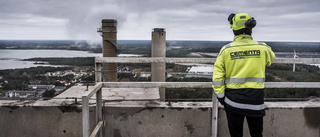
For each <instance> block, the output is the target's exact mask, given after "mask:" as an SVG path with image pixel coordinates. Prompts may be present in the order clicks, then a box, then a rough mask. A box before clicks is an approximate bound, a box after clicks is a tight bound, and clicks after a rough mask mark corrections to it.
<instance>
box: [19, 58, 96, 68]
mask: <svg viewBox="0 0 320 137" xmlns="http://www.w3.org/2000/svg"><path fill="white" fill-rule="evenodd" d="M24 61H36V62H38V61H40V62H48V63H49V64H51V65H70V66H94V57H74V58H31V59H24Z"/></svg>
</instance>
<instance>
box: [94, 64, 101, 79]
mask: <svg viewBox="0 0 320 137" xmlns="http://www.w3.org/2000/svg"><path fill="white" fill-rule="evenodd" d="M101 79H102V63H95V81H96V83H97V82H101Z"/></svg>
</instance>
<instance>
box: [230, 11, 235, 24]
mask: <svg viewBox="0 0 320 137" xmlns="http://www.w3.org/2000/svg"><path fill="white" fill-rule="evenodd" d="M235 15H236V14H234V13H231V14H230V15H229V17H228V21H229V22H230V25H232V18H233V17H234V16H235Z"/></svg>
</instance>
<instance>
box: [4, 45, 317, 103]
mask: <svg viewBox="0 0 320 137" xmlns="http://www.w3.org/2000/svg"><path fill="white" fill-rule="evenodd" d="M229 42H230V41H179V40H168V41H167V42H166V45H167V51H166V56H167V57H190V56H188V55H189V54H190V53H193V52H204V53H218V52H219V51H220V49H221V47H222V46H224V45H225V44H227V43H229ZM266 43H267V44H268V45H269V46H270V47H271V48H272V49H273V51H275V52H287V53H290V54H291V53H293V51H294V50H295V51H297V52H298V53H300V54H308V53H306V52H310V53H317V54H318V53H320V43H319V42H266ZM117 44H118V45H117V48H118V51H119V53H120V54H142V55H143V56H144V57H150V56H151V52H150V51H151V41H150V40H118V41H117ZM1 48H2V49H7V48H10V49H12V48H13V49H69V50H86V51H89V52H99V53H101V52H102V49H101V43H89V42H88V41H68V40H65V41H4V40H0V49H1ZM288 55H289V54H288ZM25 60H26V61H34V62H38V63H39V62H40V63H47V64H51V65H60V66H61V65H62V66H64V67H36V68H27V69H13V70H0V76H2V79H0V83H2V88H0V96H1V95H3V93H4V92H5V91H7V90H23V89H24V88H25V86H26V85H28V84H30V83H32V82H33V81H41V84H55V85H59V83H57V82H56V81H57V79H61V78H57V77H52V78H50V77H44V76H43V75H41V74H45V73H46V72H55V71H61V70H68V69H71V70H75V69H76V70H75V71H78V70H79V68H85V69H84V70H86V71H88V72H90V73H92V71H94V57H77V58H31V59H25ZM118 67H120V68H121V67H129V68H130V70H132V71H134V72H135V73H140V72H150V67H151V65H150V64H147V63H142V64H137V63H134V64H132V63H118ZM187 68H188V66H182V65H177V64H167V65H166V69H167V70H170V72H186V71H187ZM69 77H71V76H69ZM123 78H128V79H129V80H130V81H151V79H150V77H147V78H145V77H139V74H138V75H135V74H133V73H119V74H118V79H119V80H121V79H123ZM64 79H68V77H66V78H64ZM82 81H85V82H89V83H90V82H91V83H94V75H91V76H88V77H85V78H83V79H82ZM166 81H167V82H177V81H186V82H210V81H211V79H210V78H196V77H192V78H186V77H184V78H183V76H176V75H172V76H171V77H168V78H167V79H166ZM266 81H267V82H319V81H320V69H319V68H318V67H316V66H310V65H296V72H292V64H273V65H271V66H270V67H268V68H267V69H266ZM166 91H167V92H166V98H167V99H170V100H174V99H186V100H187V99H191V100H196V99H203V100H210V99H211V95H212V89H211V88H209V89H166ZM1 93H2V94H1ZM265 96H266V98H309V97H312V96H316V97H320V89H265Z"/></svg>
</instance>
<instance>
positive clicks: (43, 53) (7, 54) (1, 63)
mask: <svg viewBox="0 0 320 137" xmlns="http://www.w3.org/2000/svg"><path fill="white" fill-rule="evenodd" d="M95 56H100V57H101V56H102V53H89V52H86V51H72V50H7V49H1V50H0V70H4V69H15V68H30V67H36V66H51V65H45V64H34V62H33V61H21V60H22V59H28V58H36V57H42V58H46V57H70V58H71V57H95Z"/></svg>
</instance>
